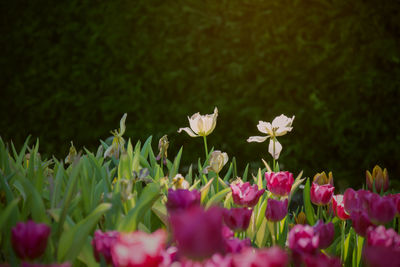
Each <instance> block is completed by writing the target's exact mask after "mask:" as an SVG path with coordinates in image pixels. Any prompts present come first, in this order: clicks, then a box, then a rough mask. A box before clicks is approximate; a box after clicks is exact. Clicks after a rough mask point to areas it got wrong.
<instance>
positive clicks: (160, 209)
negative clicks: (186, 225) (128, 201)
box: [151, 201, 168, 225]
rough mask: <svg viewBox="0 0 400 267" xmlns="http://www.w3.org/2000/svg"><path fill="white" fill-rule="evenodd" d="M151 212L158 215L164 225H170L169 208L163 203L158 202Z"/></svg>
mask: <svg viewBox="0 0 400 267" xmlns="http://www.w3.org/2000/svg"><path fill="white" fill-rule="evenodd" d="M151 210H152V211H153V212H154V213H155V214H156V215H157V217H158V218H160V220H161V221H162V222H163V223H164V225H168V212H167V208H166V206H165V205H163V204H162V203H161V201H156V202H155V203H154V205H153V206H152V207H151Z"/></svg>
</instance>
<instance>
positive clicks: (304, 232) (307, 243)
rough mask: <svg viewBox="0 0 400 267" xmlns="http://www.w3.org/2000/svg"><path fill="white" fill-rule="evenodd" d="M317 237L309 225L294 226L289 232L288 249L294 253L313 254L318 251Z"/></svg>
mask: <svg viewBox="0 0 400 267" xmlns="http://www.w3.org/2000/svg"><path fill="white" fill-rule="evenodd" d="M318 247H319V236H318V235H317V234H315V232H314V229H313V228H312V227H311V226H309V225H302V224H296V225H295V226H294V227H293V228H292V229H291V230H290V232H289V248H290V249H291V250H292V251H293V252H295V253H300V254H302V253H308V254H314V253H316V252H317V251H318Z"/></svg>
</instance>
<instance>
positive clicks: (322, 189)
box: [310, 183, 335, 206]
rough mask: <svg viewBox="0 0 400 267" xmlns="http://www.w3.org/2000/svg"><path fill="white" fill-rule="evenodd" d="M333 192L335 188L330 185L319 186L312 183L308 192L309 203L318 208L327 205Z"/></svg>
mask: <svg viewBox="0 0 400 267" xmlns="http://www.w3.org/2000/svg"><path fill="white" fill-rule="evenodd" d="M334 190H335V187H333V186H332V185H330V184H324V185H319V184H317V183H312V186H311V190H310V196H311V202H312V203H314V204H315V205H318V206H322V205H327V204H329V202H331V200H332V196H333V191H334Z"/></svg>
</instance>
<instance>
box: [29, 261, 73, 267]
mask: <svg viewBox="0 0 400 267" xmlns="http://www.w3.org/2000/svg"><path fill="white" fill-rule="evenodd" d="M71 266H72V265H71V263H69V262H65V263H52V264H40V263H29V262H23V263H22V264H21V267H71Z"/></svg>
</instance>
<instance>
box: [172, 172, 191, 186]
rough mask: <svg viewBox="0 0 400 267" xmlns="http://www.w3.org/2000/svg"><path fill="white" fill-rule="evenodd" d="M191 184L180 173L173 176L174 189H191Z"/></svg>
mask: <svg viewBox="0 0 400 267" xmlns="http://www.w3.org/2000/svg"><path fill="white" fill-rule="evenodd" d="M189 187H190V184H189V182H188V181H186V180H185V178H184V177H183V176H182V175H181V174H180V173H178V174H177V175H175V177H174V178H172V189H174V190H176V189H189Z"/></svg>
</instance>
